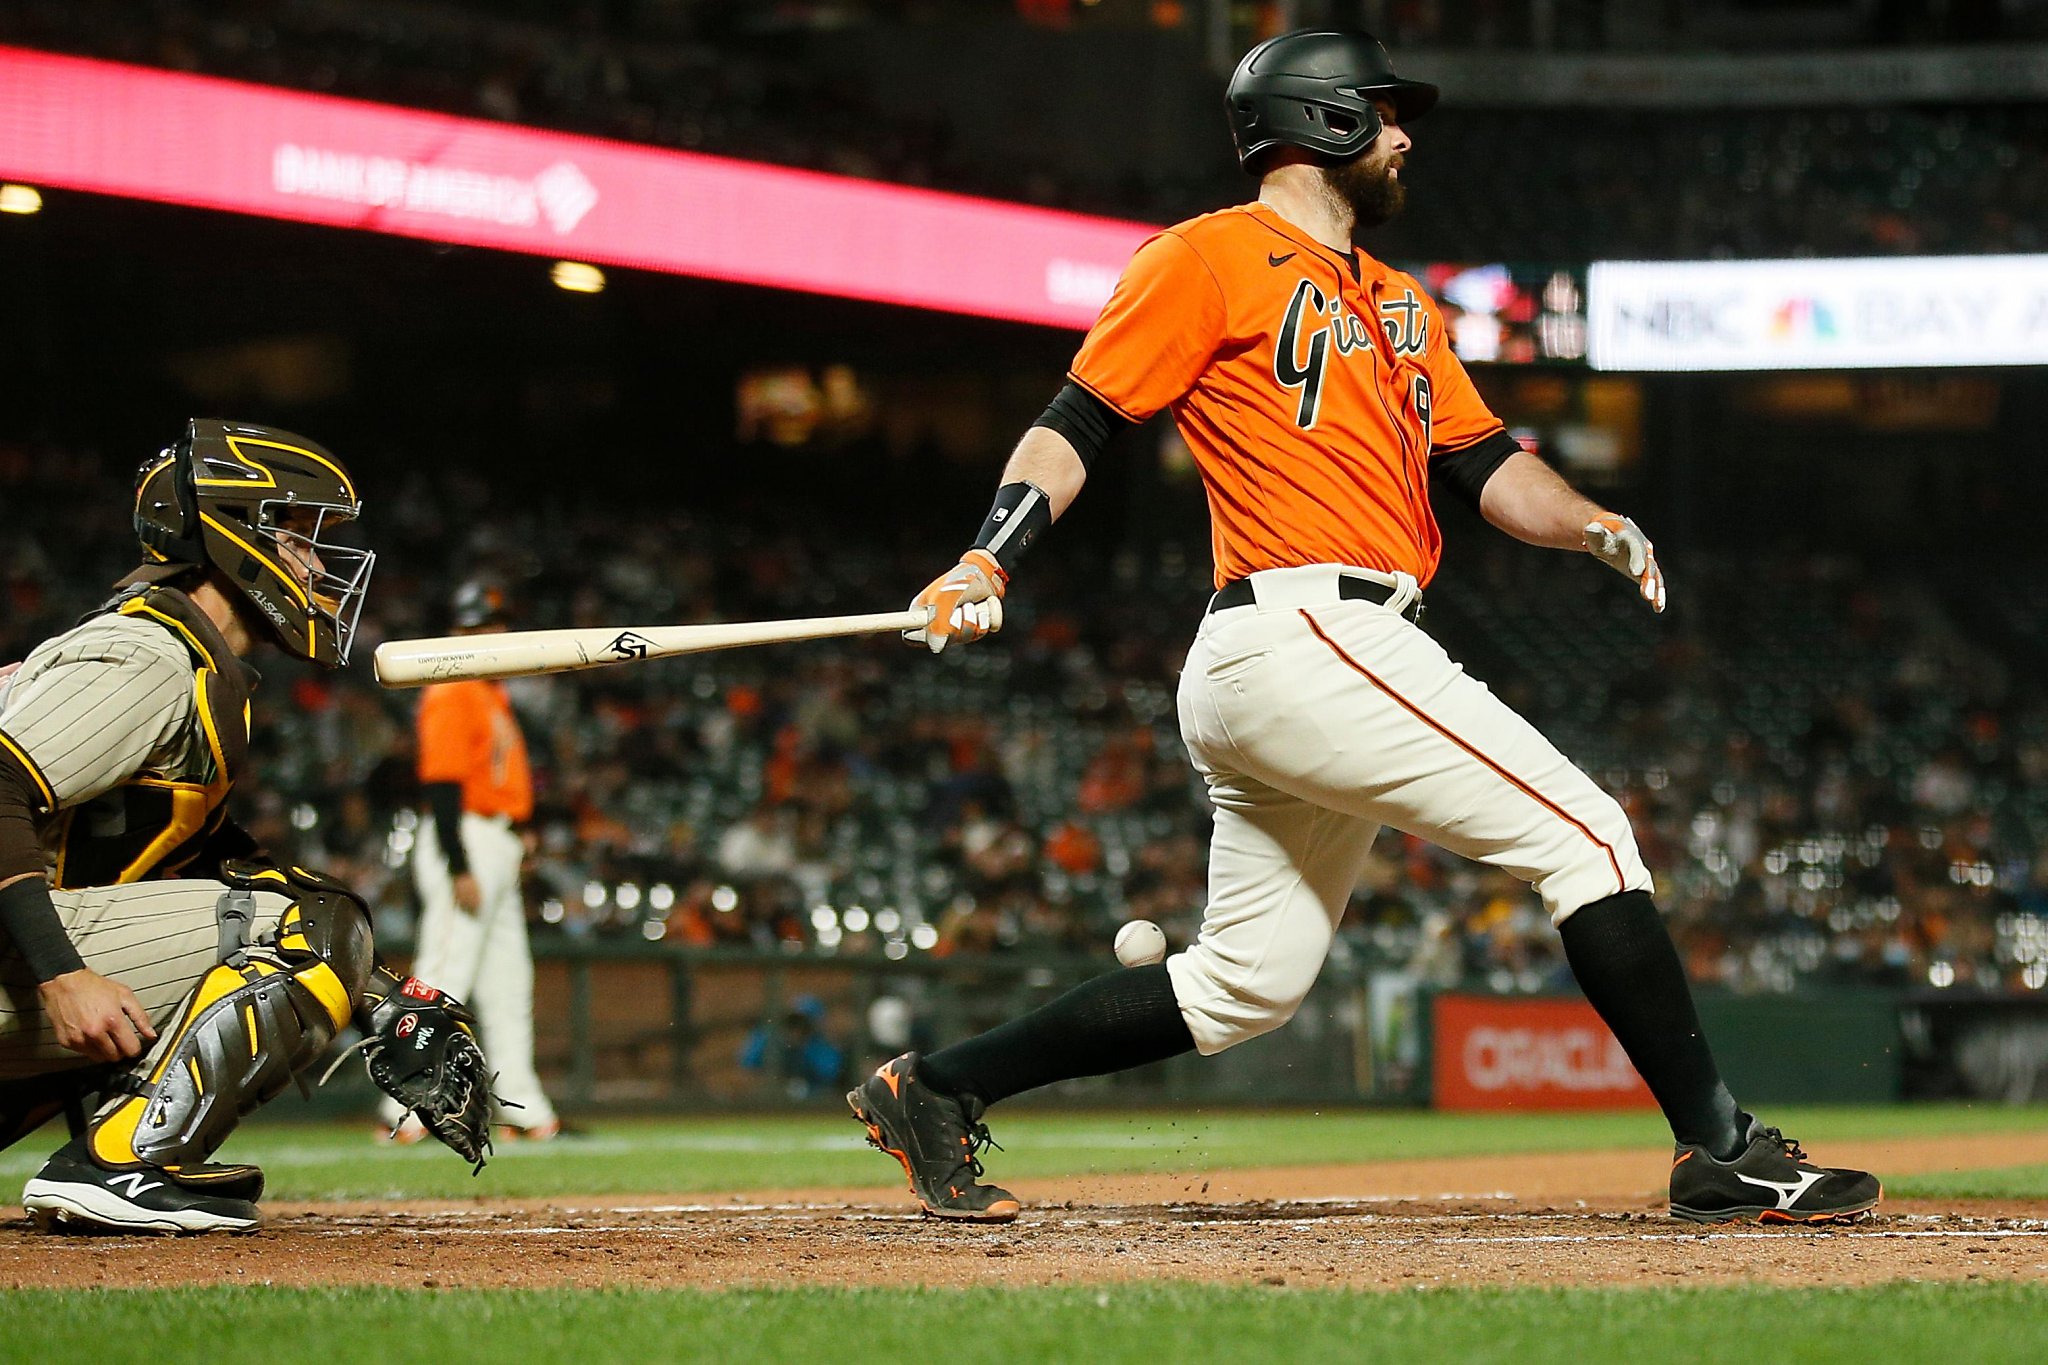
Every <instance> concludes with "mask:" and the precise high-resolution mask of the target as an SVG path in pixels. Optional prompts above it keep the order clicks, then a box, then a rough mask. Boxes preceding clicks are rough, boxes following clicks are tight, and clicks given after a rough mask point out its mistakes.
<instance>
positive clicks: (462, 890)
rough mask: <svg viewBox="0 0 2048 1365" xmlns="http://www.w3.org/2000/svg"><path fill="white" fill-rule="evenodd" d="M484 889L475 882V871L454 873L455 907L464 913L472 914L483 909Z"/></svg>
mask: <svg viewBox="0 0 2048 1365" xmlns="http://www.w3.org/2000/svg"><path fill="white" fill-rule="evenodd" d="M483 906H484V891H483V888H482V887H480V886H478V885H477V884H476V873H474V872H458V873H456V874H455V908H456V909H458V910H460V911H461V912H462V913H463V914H465V915H474V914H475V913H476V912H477V911H479V910H481V909H483Z"/></svg>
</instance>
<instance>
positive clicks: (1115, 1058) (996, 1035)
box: [918, 963, 1195, 1104]
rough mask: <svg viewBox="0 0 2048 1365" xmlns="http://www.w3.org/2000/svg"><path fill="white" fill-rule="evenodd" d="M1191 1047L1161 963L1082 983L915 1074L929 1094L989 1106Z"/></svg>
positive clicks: (931, 1059) (932, 1059) (935, 1057)
mask: <svg viewBox="0 0 2048 1365" xmlns="http://www.w3.org/2000/svg"><path fill="white" fill-rule="evenodd" d="M1194 1047H1195V1039H1194V1036H1193V1035H1192V1034H1190V1033H1189V1032H1188V1026H1187V1021H1186V1020H1184V1019H1182V1018H1181V1017H1180V1005H1179V1003H1178V1002H1176V1001H1175V1000H1174V998H1173V982H1172V979H1171V978H1170V977H1168V975H1167V973H1166V966H1165V964H1164V963H1160V964H1158V965H1156V966H1151V967H1126V968H1123V969H1122V970H1120V971H1114V972H1111V973H1109V974H1108V975H1107V976H1098V977H1095V978H1094V979H1093V980H1090V981H1083V982H1082V983H1081V984H1080V985H1078V986H1076V987H1074V989H1072V990H1070V991H1068V992H1067V993H1066V994H1065V995H1062V996H1061V997H1059V998H1058V999H1057V1000H1053V1001H1051V1002H1049V1003H1047V1004H1045V1005H1042V1006H1040V1007H1039V1008H1037V1009H1035V1010H1033V1011H1031V1013H1029V1014H1027V1015H1025V1016H1024V1017H1023V1018H1021V1019H1012V1020H1011V1021H1010V1022H1009V1023H1007V1024H998V1025H997V1026H996V1027H994V1028H992V1029H990V1030H989V1031H988V1032H987V1033H984V1034H980V1035H979V1036H977V1037H973V1038H969V1039H968V1040H967V1041H966V1042H964V1043H955V1044H953V1045H952V1046H951V1047H947V1048H941V1049H940V1050H939V1051H937V1052H934V1053H932V1054H930V1055H929V1056H927V1057H925V1058H924V1059H923V1060H922V1061H921V1062H920V1063H919V1065H918V1075H919V1077H920V1078H921V1079H922V1080H923V1081H924V1082H925V1084H927V1085H929V1086H931V1087H932V1088H933V1089H935V1090H939V1091H943V1092H945V1093H947V1094H953V1095H973V1096H975V1097H976V1098H978V1099H979V1100H980V1101H981V1102H982V1103H983V1104H994V1103H995V1102H996V1101H997V1100H1001V1099H1007V1098H1009V1097H1010V1096H1011V1095H1015V1094H1018V1093H1020V1092H1021V1091H1025V1090H1033V1089H1036V1088H1037V1087H1039V1086H1041V1085H1050V1084H1052V1083H1053V1082H1054V1081H1064V1080H1071V1079H1072V1078H1074V1077H1076V1076H1101V1075H1104V1074H1106V1073H1108V1072H1111V1071H1128V1070H1130V1069H1131V1068H1132V1067H1134V1066H1143V1065H1145V1064H1146V1063H1147V1062H1157V1061H1163V1060H1165V1059H1166V1058H1168V1057H1177V1056H1179V1055H1180V1054H1181V1053H1183V1052H1192V1051H1193V1050H1194Z"/></svg>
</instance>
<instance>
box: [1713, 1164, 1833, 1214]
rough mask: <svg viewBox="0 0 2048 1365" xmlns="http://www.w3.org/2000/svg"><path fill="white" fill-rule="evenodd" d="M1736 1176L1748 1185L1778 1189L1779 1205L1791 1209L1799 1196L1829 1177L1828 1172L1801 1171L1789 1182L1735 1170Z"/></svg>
mask: <svg viewBox="0 0 2048 1365" xmlns="http://www.w3.org/2000/svg"><path fill="white" fill-rule="evenodd" d="M1735 1178H1736V1179H1737V1180H1740V1181H1742V1182H1743V1183H1744V1184H1746V1185H1761V1186H1763V1188H1765V1189H1767V1190H1776V1191H1777V1192H1778V1207H1779V1208H1781V1209H1789V1208H1791V1207H1792V1206H1793V1205H1794V1204H1796V1203H1798V1202H1799V1196H1801V1195H1803V1194H1805V1193H1806V1192H1807V1191H1808V1190H1810V1189H1812V1188H1813V1187H1814V1185H1815V1184H1816V1183H1817V1182H1819V1181H1822V1180H1825V1179H1827V1172H1826V1171H1801V1172H1800V1173H1799V1178H1798V1179H1797V1180H1793V1181H1789V1182H1787V1181H1779V1180H1758V1179H1757V1178H1756V1177H1755V1176H1753V1175H1744V1174H1742V1172H1740V1171H1737V1172H1735Z"/></svg>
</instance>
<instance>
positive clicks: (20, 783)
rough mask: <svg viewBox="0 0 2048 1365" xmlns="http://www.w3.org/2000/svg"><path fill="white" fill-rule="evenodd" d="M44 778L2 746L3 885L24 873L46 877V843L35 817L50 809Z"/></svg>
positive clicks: (0, 851)
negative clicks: (44, 863) (44, 870)
mask: <svg viewBox="0 0 2048 1365" xmlns="http://www.w3.org/2000/svg"><path fill="white" fill-rule="evenodd" d="M48 790H49V789H48V788H47V787H46V786H45V785H44V783H43V779H42V778H41V777H39V776H38V775H37V774H36V773H35V772H34V771H33V770H31V769H30V768H29V766H28V765H27V764H26V763H25V762H24V761H23V760H22V759H21V758H19V757H17V756H16V755H15V754H14V753H13V752H12V751H11V750H10V748H9V747H8V746H7V745H0V882H5V881H12V880H13V879H14V878H16V877H19V876H21V875H22V874H23V873H25V872H33V873H34V874H35V875H36V880H38V881H41V880H42V876H43V841H42V839H41V838H40V837H38V836H37V834H36V815H37V813H38V812H40V811H45V810H48V809H49V801H48V800H47V799H46V797H47V795H48Z"/></svg>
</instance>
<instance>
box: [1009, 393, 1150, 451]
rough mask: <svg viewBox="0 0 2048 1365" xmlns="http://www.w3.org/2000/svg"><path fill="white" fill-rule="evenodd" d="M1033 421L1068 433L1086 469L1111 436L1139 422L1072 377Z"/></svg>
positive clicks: (1071, 443)
mask: <svg viewBox="0 0 2048 1365" xmlns="http://www.w3.org/2000/svg"><path fill="white" fill-rule="evenodd" d="M1031 425H1032V426H1034V427H1044V428H1046V429H1047V430H1048V431H1057V432H1058V433H1059V434H1060V435H1062V436H1064V437H1066V438H1067V444H1068V445H1070V446H1072V447H1073V448H1074V452H1075V453H1076V454H1077V455H1079V456H1080V457H1081V467H1082V468H1084V469H1085V468H1087V467H1088V466H1090V465H1092V464H1094V463H1095V458H1096V456H1098V455H1100V454H1102V452H1103V449H1104V448H1105V447H1106V446H1108V445H1109V442H1110V440H1111V438H1113V437H1114V436H1116V435H1117V434H1118V433H1119V432H1124V431H1129V430H1130V429H1131V428H1132V427H1133V426H1135V425H1136V423H1134V422H1132V421H1131V420H1130V419H1129V418H1128V417H1125V416H1124V415H1123V414H1122V413H1120V412H1118V411H1117V410H1116V409H1115V408H1113V407H1111V406H1110V405H1109V404H1107V403H1105V402H1103V401H1102V400H1101V399H1100V398H1097V397H1096V396H1095V395H1094V394H1092V393H1090V392H1088V390H1086V389H1084V388H1082V387H1081V386H1080V385H1079V384H1076V383H1074V382H1073V381H1072V380H1071V379H1070V380H1068V381H1067V386H1066V387H1065V388H1063V389H1061V390H1060V391H1059V392H1058V393H1057V394H1055V395H1053V400H1052V403H1051V405H1050V406H1048V407H1047V408H1046V410H1045V413H1044V415H1043V416H1041V417H1040V418H1039V419H1038V420H1037V421H1036V422H1033V423H1032V424H1031Z"/></svg>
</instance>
